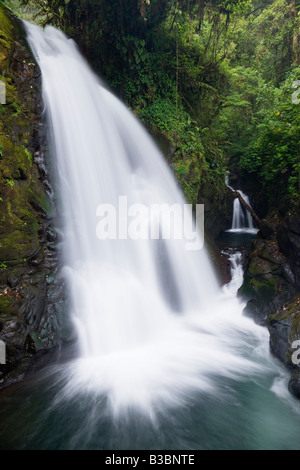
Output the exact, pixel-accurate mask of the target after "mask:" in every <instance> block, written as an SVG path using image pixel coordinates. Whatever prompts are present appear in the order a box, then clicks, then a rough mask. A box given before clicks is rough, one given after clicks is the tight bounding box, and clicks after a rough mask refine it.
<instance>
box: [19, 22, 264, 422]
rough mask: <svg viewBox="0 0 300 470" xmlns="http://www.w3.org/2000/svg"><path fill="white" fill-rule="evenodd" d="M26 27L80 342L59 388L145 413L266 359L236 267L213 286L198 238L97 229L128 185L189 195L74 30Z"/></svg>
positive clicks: (161, 195) (148, 198)
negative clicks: (194, 242)
mask: <svg viewBox="0 0 300 470" xmlns="http://www.w3.org/2000/svg"><path fill="white" fill-rule="evenodd" d="M26 28H27V33H28V41H29V43H30V46H31V48H32V50H33V52H34V54H35V57H36V59H37V61H38V63H39V66H40V68H41V71H42V79H43V97H44V101H45V108H46V112H47V117H48V121H49V126H50V129H51V135H52V146H53V154H54V155H55V160H56V166H57V176H58V180H59V194H60V200H61V205H62V207H61V211H62V220H63V230H64V253H65V268H64V273H65V275H66V277H67V279H68V284H69V286H70V295H71V315H72V318H73V319H74V321H75V322H76V325H77V330H78V334H79V344H80V349H81V354H80V359H78V360H75V361H74V362H73V363H72V364H71V365H70V366H69V367H64V374H66V375H68V381H67V384H66V385H65V387H64V392H63V395H64V396H67V397H72V396H74V395H76V394H78V393H80V391H84V393H87V392H90V393H97V394H103V395H107V396H108V398H109V402H110V405H111V407H112V408H113V410H114V411H115V412H118V411H119V410H120V409H124V408H125V409H127V408H128V407H132V406H136V407H138V408H140V409H142V410H143V411H145V412H147V413H148V414H149V415H150V416H152V415H153V413H154V411H153V410H154V409H155V407H157V406H158V404H159V403H165V404H166V403H167V404H168V405H172V404H175V403H177V404H178V403H181V402H182V400H183V399H184V396H185V394H186V393H189V392H190V391H193V390H201V391H208V390H210V391H212V390H215V388H216V386H215V384H214V377H215V376H216V375H221V376H227V377H231V378H234V377H239V378H241V377H243V376H247V375H248V374H250V373H251V374H255V373H258V372H261V371H263V370H265V365H261V364H259V362H258V361H257V354H256V352H253V351H254V350H255V347H256V346H255V345H256V344H257V343H259V344H260V342H261V340H263V341H265V342H266V344H267V333H266V332H265V330H263V329H262V328H261V327H258V326H257V325H255V324H254V323H253V322H252V321H251V320H250V319H247V318H245V317H242V316H241V311H242V308H243V304H241V303H240V302H239V301H238V300H237V298H236V295H235V294H236V289H237V287H236V285H237V284H238V283H239V282H240V271H238V270H236V271H235V272H239V281H238V282H237V278H236V277H234V278H233V283H231V284H230V286H229V287H228V286H227V287H226V289H225V290H223V291H222V292H220V291H219V287H218V283H217V280H216V277H215V274H214V272H213V269H212V266H211V263H210V261H209V259H208V256H207V253H206V251H205V249H201V250H196V251H188V250H186V245H185V241H184V240H172V239H167V240H150V239H147V240H132V239H130V238H129V239H122V237H121V239H120V237H116V238H115V239H106V240H100V239H99V237H97V232H96V227H97V221H98V219H97V208H98V207H99V205H100V204H109V205H110V207H114V208H116V211H117V210H118V209H119V203H120V197H123V196H126V197H127V201H128V205H131V206H132V205H133V204H137V203H139V204H143V205H145V206H146V207H148V206H149V205H151V204H162V203H164V204H166V205H167V206H169V207H170V206H171V205H173V204H175V203H178V204H180V205H183V204H184V202H185V201H184V199H183V197H182V194H181V192H180V191H179V189H178V186H177V184H176V183H175V181H174V179H173V176H172V175H171V173H170V171H169V169H168V167H167V165H166V163H165V162H164V160H163V158H162V156H161V154H160V152H159V151H158V150H157V148H156V146H155V145H154V143H153V141H152V139H151V138H150V137H149V136H148V134H147V133H146V132H145V130H144V129H143V127H142V126H141V125H140V124H139V123H138V121H137V120H136V118H135V117H134V116H133V115H132V114H131V113H130V112H129V111H128V110H127V109H126V107H125V106H124V105H123V104H122V103H121V102H120V101H119V100H118V99H116V98H115V97H114V96H113V95H112V94H111V93H110V92H109V91H108V90H107V89H106V88H105V87H104V86H103V84H102V83H101V82H100V81H99V79H98V78H97V77H96V76H95V75H94V74H93V73H92V71H91V70H90V68H89V67H88V65H87V64H86V63H85V61H84V59H83V58H82V57H81V55H80V54H79V52H78V50H77V48H76V46H75V44H74V42H73V41H72V40H68V39H67V38H66V37H65V35H64V34H63V33H62V32H60V31H58V30H56V29H55V28H53V27H48V28H46V30H45V31H42V30H41V29H40V28H39V27H37V26H33V25H30V24H28V23H26ZM190 218H191V215H189V219H188V220H186V219H185V221H184V222H185V224H190V223H191V220H190ZM140 222H141V223H142V222H143V223H144V221H140ZM149 223H150V222H149ZM123 238H125V237H123ZM235 262H236V260H235ZM249 332H251V338H252V340H251V341H250V342H249V341H247V343H245V337H247V338H248V336H249ZM241 344H242V345H243V346H241ZM250 352H251V353H250ZM252 353H253V354H252ZM251 356H252V359H250V357H251ZM154 405H155V406H154Z"/></svg>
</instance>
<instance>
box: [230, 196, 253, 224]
mask: <svg viewBox="0 0 300 470" xmlns="http://www.w3.org/2000/svg"><path fill="white" fill-rule="evenodd" d="M238 192H239V193H240V195H241V196H242V198H243V199H244V201H245V202H246V203H247V204H248V206H250V207H251V204H250V201H249V197H248V196H247V195H246V194H244V193H243V192H242V191H241V190H238ZM231 229H232V230H244V229H249V230H250V231H253V229H254V225H253V220H252V217H251V214H250V212H249V211H247V210H245V209H244V208H243V206H242V204H241V202H240V200H239V198H238V197H237V198H235V200H234V201H233V215H232V226H231Z"/></svg>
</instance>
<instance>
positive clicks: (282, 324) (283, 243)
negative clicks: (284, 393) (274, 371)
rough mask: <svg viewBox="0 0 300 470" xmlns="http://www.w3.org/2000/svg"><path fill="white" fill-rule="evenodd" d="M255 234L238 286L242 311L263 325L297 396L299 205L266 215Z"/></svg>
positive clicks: (299, 389)
mask: <svg viewBox="0 0 300 470" xmlns="http://www.w3.org/2000/svg"><path fill="white" fill-rule="evenodd" d="M259 235H260V238H258V239H257V240H255V241H254V243H253V245H252V250H251V252H250V254H249V259H248V265H247V267H246V271H245V277H244V283H243V286H242V287H241V289H240V295H241V296H243V297H244V298H246V299H247V300H248V302H247V305H246V308H245V310H244V313H245V314H246V315H249V316H251V317H253V318H254V320H255V321H256V322H257V323H259V324H263V325H266V326H267V328H268V330H269V332H270V350H271V352H272V354H273V355H274V356H275V357H276V358H278V359H279V360H280V361H281V362H282V363H283V364H284V365H285V366H286V367H287V368H288V369H289V370H290V371H291V379H290V382H289V390H290V391H291V393H292V394H293V395H295V396H296V397H297V398H300V359H299V358H298V350H299V340H300V315H299V312H300V308H299V305H300V216H299V207H296V206H295V207H293V208H290V210H287V213H286V214H285V216H284V217H282V218H279V217H278V216H277V215H275V216H274V215H273V216H270V217H269V218H268V220H265V221H263V223H262V227H261V232H260V234H259ZM299 356H300V354H299Z"/></svg>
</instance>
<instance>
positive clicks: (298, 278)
mask: <svg viewBox="0 0 300 470" xmlns="http://www.w3.org/2000/svg"><path fill="white" fill-rule="evenodd" d="M277 239H278V244H279V247H280V250H281V251H282V252H283V253H284V254H285V256H286V257H287V260H288V263H289V265H290V267H291V269H292V271H293V273H294V276H295V285H296V286H297V289H298V290H300V213H299V211H298V210H297V208H295V209H294V210H292V211H290V212H288V214H287V216H286V218H285V220H284V221H283V222H282V224H281V225H280V227H279V229H278V232H277Z"/></svg>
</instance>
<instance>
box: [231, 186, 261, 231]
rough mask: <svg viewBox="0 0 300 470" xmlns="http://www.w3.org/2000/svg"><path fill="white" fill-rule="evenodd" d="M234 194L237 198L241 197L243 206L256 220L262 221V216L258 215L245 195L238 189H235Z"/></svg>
mask: <svg viewBox="0 0 300 470" xmlns="http://www.w3.org/2000/svg"><path fill="white" fill-rule="evenodd" d="M233 194H234V195H235V196H236V197H237V198H239V200H240V203H241V204H243V206H244V207H245V208H246V209H247V211H248V212H250V214H251V215H252V217H253V219H254V220H256V222H257V223H258V224H259V223H260V218H259V217H258V215H257V214H256V213H255V212H254V210H253V209H252V207H250V206H249V204H247V202H246V201H245V199H244V198H243V196H241V195H240V193H239V192H238V191H233Z"/></svg>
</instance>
